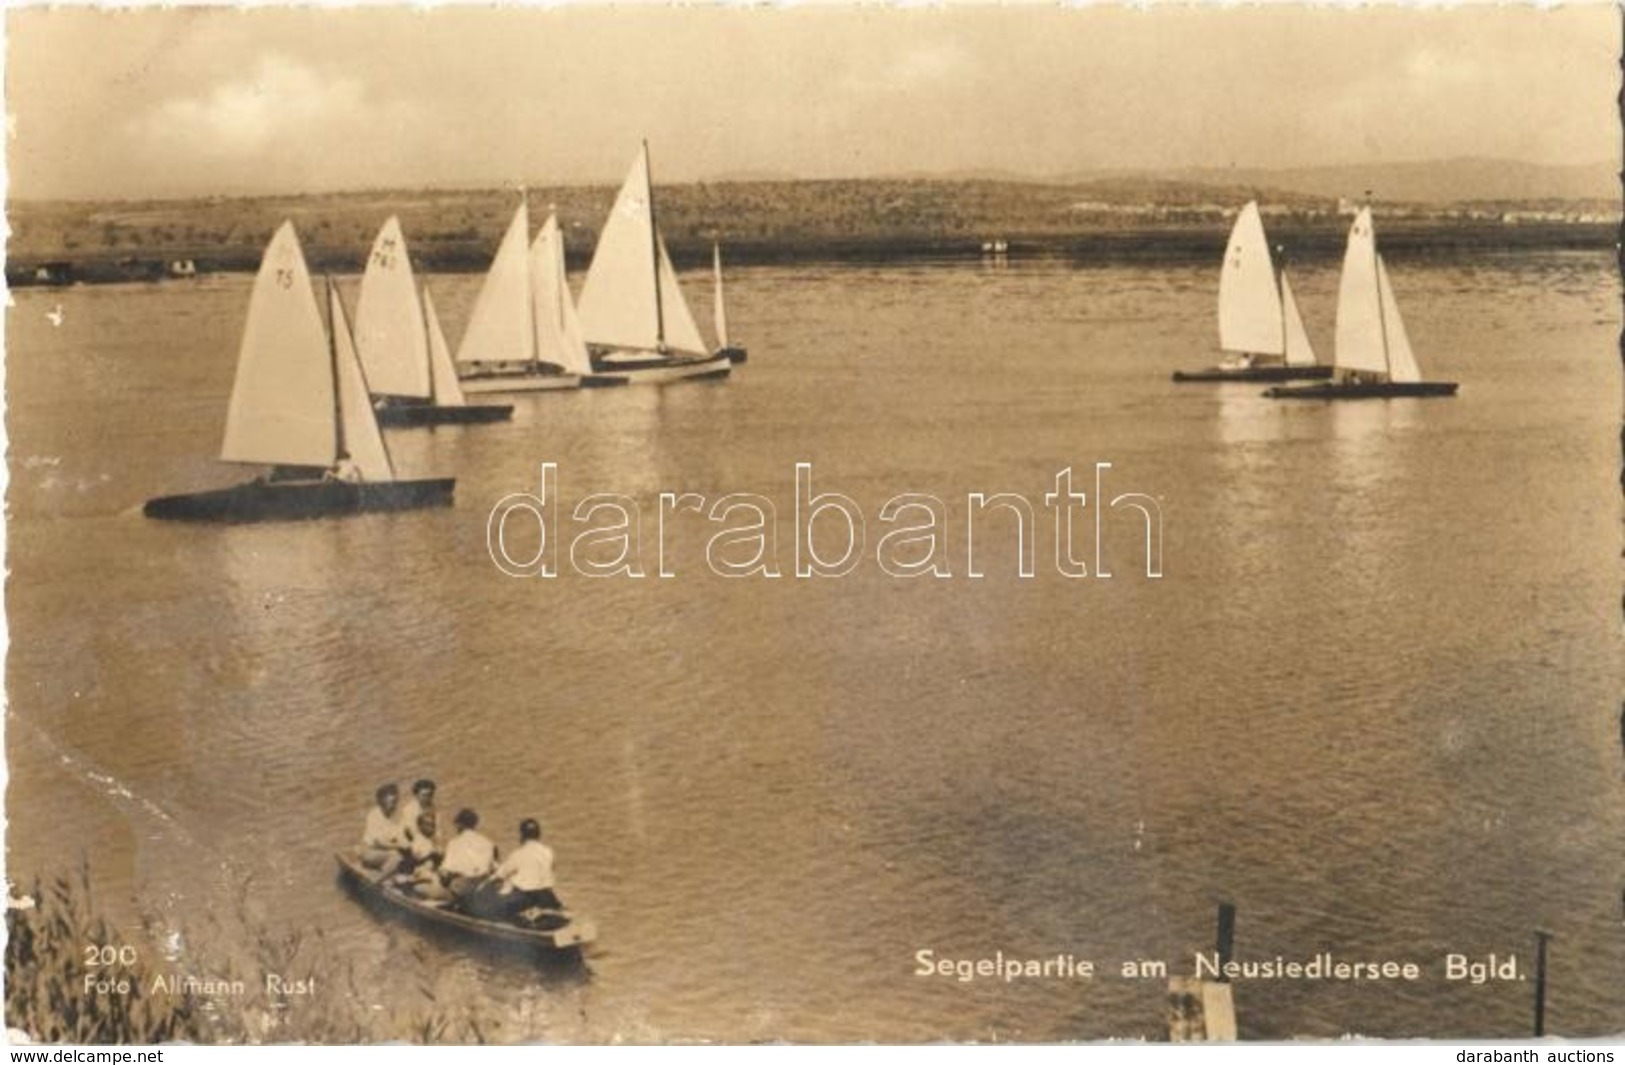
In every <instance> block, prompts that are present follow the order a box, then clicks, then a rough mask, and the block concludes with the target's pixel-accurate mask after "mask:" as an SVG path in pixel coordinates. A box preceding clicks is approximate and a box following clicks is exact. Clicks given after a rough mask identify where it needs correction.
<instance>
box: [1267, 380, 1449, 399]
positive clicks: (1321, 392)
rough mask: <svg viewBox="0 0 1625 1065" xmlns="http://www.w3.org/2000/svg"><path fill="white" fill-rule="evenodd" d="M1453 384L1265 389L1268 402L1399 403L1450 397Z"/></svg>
mask: <svg viewBox="0 0 1625 1065" xmlns="http://www.w3.org/2000/svg"><path fill="white" fill-rule="evenodd" d="M1455 394H1456V382H1454V381H1414V382H1397V381H1371V382H1367V383H1365V384H1358V385H1347V384H1324V385H1298V386H1296V387H1291V388H1266V389H1265V390H1264V395H1266V396H1268V397H1269V398H1270V399H1321V400H1333V399H1400V398H1404V397H1417V398H1420V397H1425V396H1453V395H1455Z"/></svg>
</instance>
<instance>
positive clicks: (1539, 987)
mask: <svg viewBox="0 0 1625 1065" xmlns="http://www.w3.org/2000/svg"><path fill="white" fill-rule="evenodd" d="M1551 938H1552V934H1551V933H1550V932H1547V931H1543V930H1542V929H1539V928H1537V929H1535V1038H1536V1039H1539V1038H1540V1037H1541V1036H1544V1035H1545V1034H1546V943H1547V941H1548V940H1550V939H1551Z"/></svg>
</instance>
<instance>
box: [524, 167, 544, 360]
mask: <svg viewBox="0 0 1625 1065" xmlns="http://www.w3.org/2000/svg"><path fill="white" fill-rule="evenodd" d="M519 204H520V206H522V207H524V209H525V239H524V240H523V241H521V242H520V247H522V248H529V247H530V186H528V185H520V186H519ZM532 284H533V282H532V281H531V279H530V256H528V255H527V256H525V290H526V293H527V295H528V294H529V291H530V286H531V285H532ZM524 302H525V318H526V322H527V324H526V327H525V336H526V338H527V339H528V340H529V341H530V358H529V359H526V360H524V361H526V362H530V363H540V362H541V361H542V353H541V350H540V345H538V344H537V342H536V341H537V337H536V305H535V304H534V303H533V302H531V301H530V300H528V299H527V300H525V301H524Z"/></svg>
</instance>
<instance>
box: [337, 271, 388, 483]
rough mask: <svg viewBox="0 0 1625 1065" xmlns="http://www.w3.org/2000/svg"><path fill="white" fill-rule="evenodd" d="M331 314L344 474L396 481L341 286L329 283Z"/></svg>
mask: <svg viewBox="0 0 1625 1065" xmlns="http://www.w3.org/2000/svg"><path fill="white" fill-rule="evenodd" d="M327 303H328V314H329V316H330V317H331V318H332V324H333V369H334V376H335V377H337V378H338V395H339V412H338V413H339V428H340V434H341V435H340V439H339V456H338V463H337V469H338V472H339V474H340V475H341V476H346V477H348V476H350V475H351V474H352V473H353V474H355V475H358V476H359V477H360V479H361V480H363V481H373V482H382V481H393V480H394V479H395V470H394V469H393V468H392V467H391V466H390V463H389V452H388V451H386V450H385V449H384V437H383V434H382V433H380V432H379V431H378V419H377V418H376V417H374V416H373V413H372V396H371V394H370V392H369V391H368V388H367V378H366V375H365V374H364V373H363V372H362V370H361V360H360V359H359V358H358V357H357V356H356V350H355V337H354V335H353V334H352V333H351V332H350V323H349V320H348V319H347V318H346V317H345V314H344V302H343V301H342V300H340V299H339V290H338V289H337V288H334V287H333V286H332V285H328V287H327Z"/></svg>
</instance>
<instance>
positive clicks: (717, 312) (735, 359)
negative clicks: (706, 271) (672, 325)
mask: <svg viewBox="0 0 1625 1065" xmlns="http://www.w3.org/2000/svg"><path fill="white" fill-rule="evenodd" d="M711 278H712V283H713V285H714V286H715V287H714V289H713V294H712V298H711V320H712V324H713V325H715V327H716V331H717V354H718V355H726V356H727V357H728V361H729V362H731V363H734V364H736V365H737V364H739V363H741V362H744V361H745V360H746V359H747V358H748V357H749V353H748V352H747V351H746V350H745V349H744V348H743V347H735V346H734V345H732V344H730V343H729V342H728V304H727V301H726V300H725V299H724V298H723V294H722V247H721V245H718V244H712V245H711Z"/></svg>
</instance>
